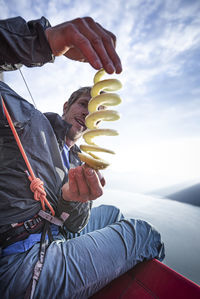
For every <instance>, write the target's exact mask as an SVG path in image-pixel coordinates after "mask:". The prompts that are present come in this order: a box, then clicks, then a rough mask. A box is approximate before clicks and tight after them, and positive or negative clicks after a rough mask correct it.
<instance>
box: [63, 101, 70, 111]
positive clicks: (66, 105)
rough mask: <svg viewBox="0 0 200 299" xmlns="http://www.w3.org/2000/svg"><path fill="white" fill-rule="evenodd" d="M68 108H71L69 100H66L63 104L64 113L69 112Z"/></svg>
mask: <svg viewBox="0 0 200 299" xmlns="http://www.w3.org/2000/svg"><path fill="white" fill-rule="evenodd" d="M68 108H69V105H68V102H65V103H64V105H63V114H65V113H66V112H67V110H68Z"/></svg>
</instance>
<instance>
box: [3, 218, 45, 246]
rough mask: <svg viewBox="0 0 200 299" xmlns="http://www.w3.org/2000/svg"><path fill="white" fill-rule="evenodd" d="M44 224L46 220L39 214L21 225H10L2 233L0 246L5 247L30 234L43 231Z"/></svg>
mask: <svg viewBox="0 0 200 299" xmlns="http://www.w3.org/2000/svg"><path fill="white" fill-rule="evenodd" d="M43 225H44V220H43V219H42V218H41V217H39V216H37V217H35V218H33V219H30V220H27V221H25V222H24V223H23V225H21V226H16V227H11V226H10V229H8V230H7V231H4V232H2V233H0V246H2V248H5V247H7V246H9V245H11V244H13V243H15V242H18V241H21V240H25V239H26V238H27V237H28V236H29V235H30V234H35V233H37V232H41V230H42V227H43Z"/></svg>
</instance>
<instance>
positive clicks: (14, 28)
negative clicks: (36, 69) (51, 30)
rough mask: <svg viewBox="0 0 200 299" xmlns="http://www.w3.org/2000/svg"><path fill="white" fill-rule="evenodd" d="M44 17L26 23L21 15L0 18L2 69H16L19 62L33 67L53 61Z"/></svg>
mask: <svg viewBox="0 0 200 299" xmlns="http://www.w3.org/2000/svg"><path fill="white" fill-rule="evenodd" d="M48 27H50V24H49V22H48V20H47V19H45V18H44V17H42V18H41V19H39V20H34V21H30V22H28V23H26V21H25V20H24V19H22V18H21V17H16V18H11V19H7V20H0V44H1V47H0V70H14V69H16V68H18V66H19V64H22V65H25V66H28V67H33V66H42V65H43V64H45V63H47V62H50V61H53V55H52V51H51V48H50V46H49V43H48V41H47V39H46V35H45V29H46V28H48Z"/></svg>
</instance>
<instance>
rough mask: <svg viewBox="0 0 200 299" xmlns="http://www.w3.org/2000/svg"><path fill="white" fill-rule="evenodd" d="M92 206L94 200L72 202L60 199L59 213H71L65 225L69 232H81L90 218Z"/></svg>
mask: <svg viewBox="0 0 200 299" xmlns="http://www.w3.org/2000/svg"><path fill="white" fill-rule="evenodd" d="M91 208H92V202H91V201H89V202H75V201H74V202H72V201H65V200H64V199H63V198H61V200H60V201H59V204H58V212H59V215H60V214H61V213H62V212H66V213H68V214H69V217H68V218H67V220H66V221H65V223H64V225H65V227H66V229H67V230H68V231H69V232H72V233H79V232H80V231H81V230H82V229H83V228H84V227H85V226H86V224H87V223H88V220H89V218H90V211H91Z"/></svg>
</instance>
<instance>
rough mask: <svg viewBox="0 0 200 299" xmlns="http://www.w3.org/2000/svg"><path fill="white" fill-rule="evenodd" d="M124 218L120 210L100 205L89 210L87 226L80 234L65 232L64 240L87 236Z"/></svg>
mask: <svg viewBox="0 0 200 299" xmlns="http://www.w3.org/2000/svg"><path fill="white" fill-rule="evenodd" d="M123 218H124V216H123V214H122V213H121V211H120V209H118V208H117V207H115V206H111V205H100V206H98V207H94V208H92V209H91V213H90V218H89V221H88V224H87V225H86V226H85V227H84V229H83V230H82V231H81V232H80V233H70V232H67V231H65V232H66V238H67V239H72V238H76V237H79V236H81V235H84V234H87V233H89V232H92V231H94V230H97V229H101V228H103V227H106V226H107V225H109V224H112V223H115V222H116V221H119V220H121V219H123Z"/></svg>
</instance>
